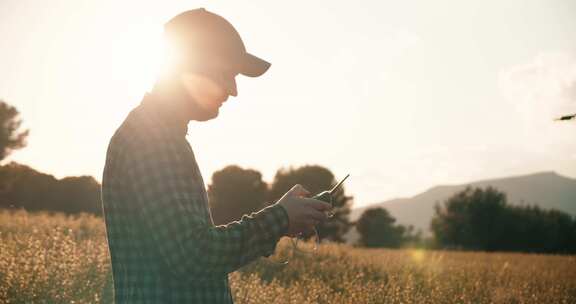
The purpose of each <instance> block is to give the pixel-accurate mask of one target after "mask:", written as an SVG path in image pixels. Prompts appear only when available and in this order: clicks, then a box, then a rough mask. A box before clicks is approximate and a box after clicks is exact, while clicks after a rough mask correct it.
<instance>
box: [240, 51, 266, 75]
mask: <svg viewBox="0 0 576 304" xmlns="http://www.w3.org/2000/svg"><path fill="white" fill-rule="evenodd" d="M270 65H271V64H270V63H269V62H268V61H266V60H263V59H260V58H258V57H256V56H254V55H252V54H249V53H246V54H245V55H244V56H243V58H242V63H241V64H240V74H242V75H244V76H248V77H258V76H260V75H262V74H264V73H265V72H266V71H267V70H268V69H269V68H270Z"/></svg>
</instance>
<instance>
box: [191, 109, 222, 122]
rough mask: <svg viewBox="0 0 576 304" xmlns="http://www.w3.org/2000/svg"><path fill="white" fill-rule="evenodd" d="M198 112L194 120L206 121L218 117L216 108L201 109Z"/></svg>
mask: <svg viewBox="0 0 576 304" xmlns="http://www.w3.org/2000/svg"><path fill="white" fill-rule="evenodd" d="M198 114H199V115H197V117H195V120H197V121H207V120H211V119H214V118H216V117H218V114H219V110H218V109H217V108H216V109H213V110H202V111H200V113H198Z"/></svg>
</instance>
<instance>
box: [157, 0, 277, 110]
mask: <svg viewBox="0 0 576 304" xmlns="http://www.w3.org/2000/svg"><path fill="white" fill-rule="evenodd" d="M164 34H165V38H166V42H167V46H168V55H169V58H170V61H169V66H168V70H167V71H166V74H165V75H164V76H165V79H164V80H163V81H167V82H169V84H168V86H169V87H171V91H172V92H174V91H177V92H179V93H178V94H177V95H179V96H178V99H180V100H181V102H183V103H184V104H185V107H186V112H188V114H189V118H190V119H193V120H208V119H212V118H215V117H216V116H218V109H219V108H220V106H221V105H222V103H223V102H225V101H226V100H227V99H228V97H229V96H237V94H238V91H237V88H236V79H235V77H236V76H237V75H238V74H243V75H246V76H250V77H257V76H260V75H262V74H263V73H264V72H266V70H267V69H268V68H269V67H270V63H268V62H266V61H264V60H262V59H260V58H258V57H256V56H254V55H251V54H249V53H248V52H246V48H245V46H244V43H243V42H242V39H241V38H240V35H239V34H238V32H237V31H236V29H234V27H233V26H232V25H231V24H230V23H229V22H228V21H226V19H224V18H222V17H220V16H218V15H216V14H213V13H211V12H208V11H206V10H205V9H195V10H190V11H186V12H183V13H181V14H179V15H177V16H176V17H174V18H172V19H171V20H170V21H168V22H167V23H166V24H165V25H164ZM164 85H166V83H164Z"/></svg>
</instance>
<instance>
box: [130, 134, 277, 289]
mask: <svg viewBox="0 0 576 304" xmlns="http://www.w3.org/2000/svg"><path fill="white" fill-rule="evenodd" d="M186 144H187V143H186ZM129 151H130V152H129V153H127V154H126V155H125V157H124V159H125V160H124V163H125V174H126V181H127V183H128V184H129V185H130V188H131V189H130V194H131V195H132V197H133V198H134V203H135V204H136V206H135V207H136V209H137V210H138V213H139V215H140V217H141V220H142V222H143V223H144V227H145V229H147V233H149V236H150V238H151V239H150V240H151V241H152V242H153V244H154V245H155V246H153V247H155V249H156V250H157V253H158V255H159V257H160V259H161V260H162V261H163V262H164V263H165V266H166V267H167V268H169V270H170V271H171V273H173V274H174V275H176V276H178V277H180V278H182V279H186V278H188V279H190V278H198V277H202V278H210V277H221V276H223V275H226V274H228V273H230V272H232V271H235V270H236V269H238V268H239V267H241V266H243V265H245V264H247V263H249V262H251V261H252V260H254V259H256V258H258V257H260V256H263V255H265V256H268V255H270V254H272V253H273V252H274V249H275V247H276V243H277V242H278V240H279V239H280V238H281V237H282V236H283V235H284V234H285V233H286V231H287V229H288V215H287V213H286V210H285V209H284V207H282V206H281V205H279V204H275V205H272V206H269V207H266V208H264V209H262V210H260V211H258V212H255V213H252V214H250V215H244V216H243V217H242V218H241V219H240V220H238V221H235V222H232V223H229V224H227V225H221V226H214V225H213V223H212V221H211V219H210V215H209V213H207V209H206V208H207V207H206V206H205V205H204V204H205V200H204V192H203V191H204V185H203V184H202V185H197V184H195V183H198V182H197V180H198V179H195V178H193V176H192V174H190V170H192V168H189V167H186V166H185V164H184V163H182V158H183V155H186V154H183V153H182V151H181V146H178V145H172V144H170V143H161V142H158V143H154V144H149V143H147V142H146V141H141V142H139V143H138V144H137V145H136V146H135V147H134V148H133V149H129ZM198 174H199V173H198ZM195 181H196V182H195ZM199 187H201V188H199Z"/></svg>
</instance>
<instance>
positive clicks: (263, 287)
mask: <svg viewBox="0 0 576 304" xmlns="http://www.w3.org/2000/svg"><path fill="white" fill-rule="evenodd" d="M289 248H290V247H289V246H288V244H287V242H283V243H282V244H281V245H280V252H279V253H280V254H283V253H284V254H289V252H290V250H289ZM230 278H231V284H232V289H233V292H234V298H235V302H236V303H576V257H575V256H552V255H528V254H511V253H482V252H448V251H419V250H384V249H382V250H369V249H358V248H353V247H349V246H344V245H335V244H324V245H321V246H320V247H319V248H318V251H317V252H315V253H314V254H297V255H295V256H293V257H292V258H291V260H290V262H289V264H288V265H286V266H280V265H277V264H274V263H272V262H270V261H266V260H261V261H258V262H255V263H252V264H251V265H249V266H247V267H245V268H243V269H242V270H241V271H238V272H235V273H233V274H231V275H230ZM111 294H112V289H111V277H110V266H109V257H108V252H107V246H106V241H105V235H104V226H103V222H102V220H101V219H99V218H96V217H92V216H86V215H84V216H79V217H65V216H63V215H47V214H27V213H25V212H16V213H14V212H6V211H2V212H0V303H109V302H111Z"/></svg>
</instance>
